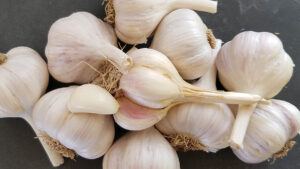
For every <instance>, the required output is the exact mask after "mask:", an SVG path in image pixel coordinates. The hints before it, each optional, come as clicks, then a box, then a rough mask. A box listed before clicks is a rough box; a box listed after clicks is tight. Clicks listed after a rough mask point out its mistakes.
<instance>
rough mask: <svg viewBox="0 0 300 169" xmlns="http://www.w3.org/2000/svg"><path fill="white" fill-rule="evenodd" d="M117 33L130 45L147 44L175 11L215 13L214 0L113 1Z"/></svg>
mask: <svg viewBox="0 0 300 169" xmlns="http://www.w3.org/2000/svg"><path fill="white" fill-rule="evenodd" d="M113 6H114V10H115V31H116V33H117V36H118V38H120V39H121V40H122V41H124V42H125V43H128V44H140V43H146V42H147V38H148V37H149V36H150V35H151V33H152V32H153V31H154V29H155V28H156V27H157V25H158V24H159V22H160V21H161V20H162V18H163V17H164V16H165V15H167V14H168V13H170V12H171V11H173V10H176V9H179V8H188V9H194V10H199V11H205V12H210V13H215V12H216V11H217V2H216V1H212V0H164V1H161V0H152V1H145V0H130V1H128V0H113Z"/></svg>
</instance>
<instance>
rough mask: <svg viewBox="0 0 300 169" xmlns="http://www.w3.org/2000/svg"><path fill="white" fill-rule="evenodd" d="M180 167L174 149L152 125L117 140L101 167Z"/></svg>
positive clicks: (136, 168) (174, 168)
mask: <svg viewBox="0 0 300 169" xmlns="http://www.w3.org/2000/svg"><path fill="white" fill-rule="evenodd" d="M116 168H118V169H167V168H168V169H180V164H179V159H178V156H177V154H176V152H175V150H174V149H173V148H172V147H171V146H170V144H169V143H168V142H167V140H166V139H165V138H164V137H163V136H162V135H161V134H160V133H159V132H158V131H157V130H156V129H154V128H153V127H152V128H149V129H147V130H143V131H138V132H130V133H127V134H126V135H125V136H123V137H121V138H120V139H119V140H117V142H116V143H114V145H113V146H112V147H111V148H110V149H109V151H108V152H107V153H106V154H105V156H104V159H103V169H116Z"/></svg>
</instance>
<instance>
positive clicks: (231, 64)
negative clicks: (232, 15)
mask: <svg viewBox="0 0 300 169" xmlns="http://www.w3.org/2000/svg"><path fill="white" fill-rule="evenodd" d="M216 64H217V68H218V70H219V77H220V81H221V83H222V84H223V85H224V87H225V88H226V89H228V90H230V91H237V92H245V93H251V94H257V95H260V96H262V97H263V98H268V99H270V98H272V97H274V96H275V95H277V94H278V93H279V92H280V91H281V89H282V88H283V87H284V86H285V85H286V84H287V83H288V81H289V80H290V78H291V77H292V74H293V67H294V63H293V61H292V59H291V57H290V56H289V55H288V54H287V53H286V52H285V51H284V49H283V45H282V43H281V41H280V39H279V38H278V37H277V36H275V35H274V34H272V33H268V32H252V31H247V32H242V33H240V34H238V35H236V36H235V37H234V38H233V40H232V41H230V42H227V43H226V44H225V45H224V46H223V47H222V49H221V50H220V52H219V54H218V57H217V61H216ZM255 106H256V105H255V104H253V105H247V104H244V105H240V107H239V111H238V113H237V118H236V121H235V124H234V127H233V131H232V135H231V138H230V142H231V145H232V147H235V148H237V149H239V148H243V145H242V143H243V139H244V135H245V132H246V130H247V125H248V123H249V119H250V116H251V114H252V112H253V110H254V109H255Z"/></svg>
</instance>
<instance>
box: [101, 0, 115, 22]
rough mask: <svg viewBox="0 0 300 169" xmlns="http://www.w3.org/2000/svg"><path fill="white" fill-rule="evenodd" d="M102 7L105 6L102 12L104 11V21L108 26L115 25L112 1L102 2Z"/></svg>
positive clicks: (104, 0)
mask: <svg viewBox="0 0 300 169" xmlns="http://www.w3.org/2000/svg"><path fill="white" fill-rule="evenodd" d="M102 5H105V8H104V11H105V14H106V16H105V18H104V21H106V22H107V23H109V24H111V25H112V24H114V23H115V16H116V14H115V9H114V5H113V0H103V3H102Z"/></svg>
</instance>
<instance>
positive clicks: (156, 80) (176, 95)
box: [120, 48, 261, 108]
mask: <svg viewBox="0 0 300 169" xmlns="http://www.w3.org/2000/svg"><path fill="white" fill-rule="evenodd" d="M130 56H131V57H132V58H133V60H134V66H133V68H131V69H130V70H129V72H128V73H127V74H124V75H123V76H122V78H121V80H120V89H122V91H123V93H124V94H125V96H126V97H128V98H130V99H131V100H132V101H134V102H136V103H138V104H140V105H143V106H145V107H149V108H164V107H167V106H168V105H170V104H171V103H174V102H185V101H200V102H224V103H232V104H239V103H246V104H249V103H256V102H258V101H260V100H261V97H260V96H256V95H249V94H242V93H233V92H216V91H207V90H202V89H199V88H197V87H195V86H193V85H190V84H188V83H187V82H185V81H183V79H182V78H181V77H180V75H179V74H178V72H177V70H176V68H175V67H174V66H173V64H172V63H171V62H170V60H169V59H168V58H167V57H166V56H165V55H163V54H162V53H160V52H158V51H155V50H153V49H146V48H144V49H139V50H135V51H134V52H132V53H131V55H130Z"/></svg>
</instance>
